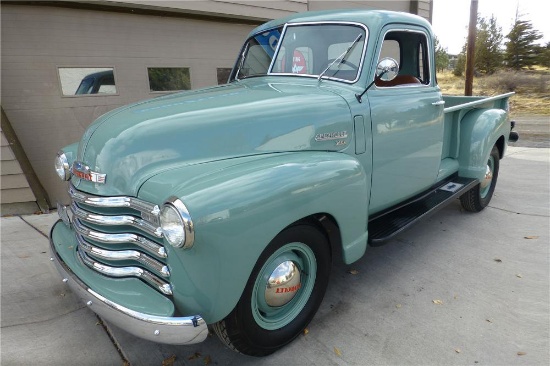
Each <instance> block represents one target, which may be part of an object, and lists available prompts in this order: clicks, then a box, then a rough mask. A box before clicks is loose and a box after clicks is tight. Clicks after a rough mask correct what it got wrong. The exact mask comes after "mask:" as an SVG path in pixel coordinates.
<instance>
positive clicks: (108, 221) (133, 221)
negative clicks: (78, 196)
mask: <svg viewBox="0 0 550 366" xmlns="http://www.w3.org/2000/svg"><path fill="white" fill-rule="evenodd" d="M70 210H71V211H72V213H73V215H74V216H75V217H77V218H79V219H80V220H81V221H85V222H89V223H91V224H96V225H105V226H118V225H128V226H132V227H135V228H137V229H140V230H143V231H145V232H146V233H148V234H151V235H153V236H155V237H157V238H162V237H163V234H162V230H161V228H160V227H158V226H156V227H155V225H153V224H152V223H151V222H149V221H147V220H143V219H140V218H137V217H135V216H131V215H115V216H106V215H98V214H94V213H89V212H88V211H86V210H83V209H81V208H80V207H78V206H77V205H76V204H75V203H74V202H73V203H72V204H71V206H70Z"/></svg>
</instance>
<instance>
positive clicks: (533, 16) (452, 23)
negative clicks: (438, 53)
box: [432, 0, 550, 54]
mask: <svg viewBox="0 0 550 366" xmlns="http://www.w3.org/2000/svg"><path fill="white" fill-rule="evenodd" d="M518 4H519V14H520V15H523V16H522V17H521V19H523V20H529V21H531V24H532V26H533V29H536V30H538V31H539V32H540V33H541V34H542V35H543V38H542V39H541V42H542V43H544V44H546V43H547V42H550V2H549V1H547V0H479V1H478V8H477V10H478V14H479V15H480V16H482V17H486V18H489V17H491V14H492V15H494V16H495V18H496V20H497V24H498V25H499V26H500V27H502V35H503V36H504V37H506V35H507V34H508V32H509V31H510V29H511V27H512V24H513V22H514V19H515V16H516V8H517V7H518ZM469 19H470V0H433V18H432V27H433V30H434V32H435V35H436V36H437V38H438V39H439V43H440V44H441V45H442V46H443V47H444V48H447V52H448V53H450V54H458V53H459V52H460V51H461V50H462V46H463V45H464V42H465V40H466V37H467V36H468V23H469ZM504 41H506V39H504Z"/></svg>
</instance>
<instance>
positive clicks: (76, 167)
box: [72, 161, 107, 184]
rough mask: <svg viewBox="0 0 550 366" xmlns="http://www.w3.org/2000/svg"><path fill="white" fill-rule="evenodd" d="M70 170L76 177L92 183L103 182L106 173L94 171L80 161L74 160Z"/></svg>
mask: <svg viewBox="0 0 550 366" xmlns="http://www.w3.org/2000/svg"><path fill="white" fill-rule="evenodd" d="M72 172H73V174H74V175H75V176H77V177H78V178H80V179H84V180H88V181H90V182H94V183H101V184H105V180H106V179H107V174H102V173H98V172H94V171H92V170H91V169H90V167H89V166H87V165H86V164H84V163H83V162H81V161H75V162H74V163H73V168H72Z"/></svg>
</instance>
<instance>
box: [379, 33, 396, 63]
mask: <svg viewBox="0 0 550 366" xmlns="http://www.w3.org/2000/svg"><path fill="white" fill-rule="evenodd" d="M386 57H391V58H393V59H394V60H395V61H397V62H399V65H401V49H400V47H399V42H398V41H396V40H393V39H385V40H384V43H382V50H381V51H380V58H379V60H378V61H380V60H381V59H383V58H386Z"/></svg>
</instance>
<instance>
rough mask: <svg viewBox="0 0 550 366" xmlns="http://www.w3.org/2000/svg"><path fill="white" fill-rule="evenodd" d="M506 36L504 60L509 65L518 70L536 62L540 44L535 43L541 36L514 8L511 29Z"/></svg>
mask: <svg viewBox="0 0 550 366" xmlns="http://www.w3.org/2000/svg"><path fill="white" fill-rule="evenodd" d="M506 38H508V39H509V41H508V42H506V55H505V60H506V63H507V64H508V66H509V67H511V68H513V69H515V70H520V69H521V68H523V67H529V66H532V65H535V64H536V63H537V61H538V60H537V58H538V53H539V51H540V46H539V45H538V44H537V43H536V42H537V41H538V40H539V39H541V38H542V34H540V33H539V31H537V30H535V29H533V25H532V24H531V22H530V21H528V20H522V19H521V16H520V15H519V11H518V10H516V18H515V21H514V25H513V26H512V30H511V31H510V33H508V35H507V36H506Z"/></svg>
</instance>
